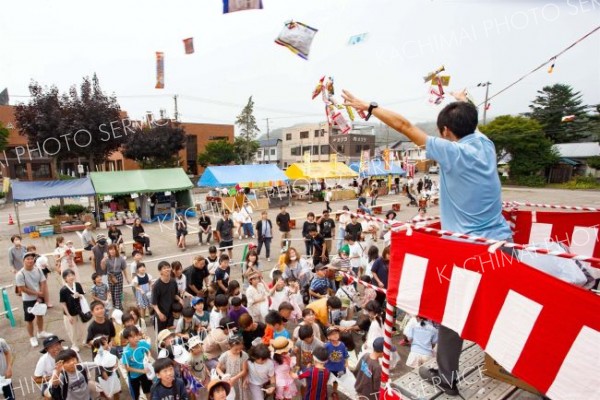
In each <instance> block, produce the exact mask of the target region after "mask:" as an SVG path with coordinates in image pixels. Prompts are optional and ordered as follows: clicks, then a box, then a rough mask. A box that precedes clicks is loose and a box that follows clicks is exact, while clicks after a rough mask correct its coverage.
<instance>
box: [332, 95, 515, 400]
mask: <svg viewBox="0 0 600 400" xmlns="http://www.w3.org/2000/svg"><path fill="white" fill-rule="evenodd" d="M452 95H453V96H454V97H455V98H456V100H458V101H456V102H453V103H450V104H448V105H447V106H446V107H444V108H443V109H442V111H440V113H439V114H438V117H437V127H438V130H439V132H440V136H441V137H433V136H428V135H427V133H425V132H424V131H423V130H422V129H420V128H419V127H417V126H415V125H413V124H412V123H411V122H410V121H408V120H407V119H406V118H404V117H403V116H401V115H400V114H398V113H395V112H393V111H391V110H387V109H384V108H382V107H379V106H378V105H377V103H374V102H372V103H368V102H366V101H363V100H360V99H358V98H356V97H355V96H354V95H352V94H351V93H349V92H347V91H343V94H342V97H343V98H344V104H345V105H347V106H350V107H353V108H355V109H356V110H357V111H359V112H365V111H366V112H367V119H368V118H369V117H370V116H371V115H374V116H375V117H377V119H379V120H380V121H381V122H383V123H384V124H386V125H388V126H390V127H391V128H393V129H395V130H396V131H398V132H400V133H403V134H404V135H406V136H407V137H408V138H409V139H410V140H411V141H412V142H413V143H415V144H416V145H417V146H419V147H421V148H425V149H426V151H427V158H429V159H432V160H434V161H436V162H437V163H438V164H439V166H440V219H441V223H442V229H444V230H449V231H453V232H458V233H464V234H467V235H472V236H482V237H486V238H488V239H495V240H507V241H511V240H512V232H511V230H510V228H509V226H508V224H507V222H506V220H505V219H504V217H503V216H502V197H501V187H500V178H499V176H498V170H497V168H496V150H495V147H494V143H493V142H492V141H491V140H490V139H489V138H488V137H487V136H485V135H484V134H482V133H480V132H479V131H477V123H478V115H477V108H476V107H475V106H474V105H473V104H471V103H469V102H468V100H467V94H466V90H463V91H462V92H459V93H453V94H452ZM462 342H463V340H462V338H461V337H460V336H459V335H458V333H456V332H454V331H453V330H451V329H449V328H446V327H445V326H440V328H439V336H438V353H437V362H438V367H439V370H437V369H428V368H421V369H420V370H419V374H420V375H421V377H422V378H423V379H425V380H427V381H430V382H433V381H438V382H440V381H441V383H440V384H439V385H438V386H439V387H440V388H441V389H442V390H444V392H445V393H446V394H448V395H450V396H458V394H459V393H458V389H457V387H456V384H457V382H456V377H457V376H458V360H459V357H460V353H461V350H462Z"/></svg>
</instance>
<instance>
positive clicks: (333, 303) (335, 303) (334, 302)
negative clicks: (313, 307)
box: [327, 296, 342, 310]
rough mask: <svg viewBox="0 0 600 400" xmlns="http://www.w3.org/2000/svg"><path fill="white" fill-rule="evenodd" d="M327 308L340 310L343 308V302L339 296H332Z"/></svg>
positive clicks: (328, 300)
mask: <svg viewBox="0 0 600 400" xmlns="http://www.w3.org/2000/svg"><path fill="white" fill-rule="evenodd" d="M327 307H329V308H331V309H333V310H339V309H340V308H342V301H341V300H340V298H339V297H337V296H331V297H329V298H328V299H327Z"/></svg>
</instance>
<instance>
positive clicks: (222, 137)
mask: <svg viewBox="0 0 600 400" xmlns="http://www.w3.org/2000/svg"><path fill="white" fill-rule="evenodd" d="M208 140H227V136H209V137H208Z"/></svg>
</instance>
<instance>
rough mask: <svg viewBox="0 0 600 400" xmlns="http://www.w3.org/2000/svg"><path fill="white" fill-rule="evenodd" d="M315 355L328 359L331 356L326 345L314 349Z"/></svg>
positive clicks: (320, 358) (321, 358)
mask: <svg viewBox="0 0 600 400" xmlns="http://www.w3.org/2000/svg"><path fill="white" fill-rule="evenodd" d="M313 356H315V357H316V358H318V359H319V360H327V358H328V357H329V353H328V352H327V349H326V348H325V347H322V346H319V347H316V348H315V349H314V350H313Z"/></svg>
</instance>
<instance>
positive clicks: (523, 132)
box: [479, 115, 558, 180]
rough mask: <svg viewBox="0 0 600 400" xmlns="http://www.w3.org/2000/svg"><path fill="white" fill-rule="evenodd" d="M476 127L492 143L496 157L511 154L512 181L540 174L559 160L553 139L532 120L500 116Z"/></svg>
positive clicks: (499, 157)
mask: <svg viewBox="0 0 600 400" xmlns="http://www.w3.org/2000/svg"><path fill="white" fill-rule="evenodd" d="M479 128H480V130H481V131H482V132H483V133H485V134H486V135H487V136H488V137H489V138H490V139H491V140H492V141H493V142H494V145H495V146H496V154H497V156H498V160H500V159H501V158H502V157H504V156H505V155H506V154H510V156H511V160H510V161H509V163H508V165H509V167H510V176H511V179H513V180H518V179H519V178H527V177H533V176H540V175H541V174H543V172H544V169H545V168H546V167H549V166H550V165H552V164H554V163H555V162H556V161H557V160H558V155H557V154H556V151H555V150H554V149H553V148H552V142H551V141H550V140H549V139H547V138H546V137H545V136H544V133H543V130H542V126H541V124H540V123H539V122H537V121H535V120H533V119H530V118H526V117H522V116H517V117H514V116H511V115H502V116H500V117H497V118H496V119H494V120H493V121H492V122H490V123H489V124H487V125H482V126H480V127H479Z"/></svg>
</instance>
